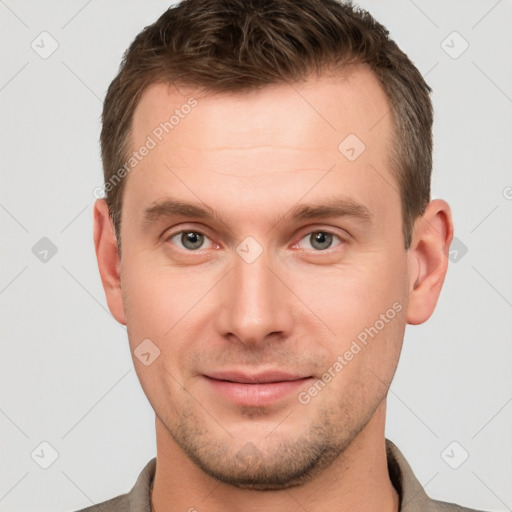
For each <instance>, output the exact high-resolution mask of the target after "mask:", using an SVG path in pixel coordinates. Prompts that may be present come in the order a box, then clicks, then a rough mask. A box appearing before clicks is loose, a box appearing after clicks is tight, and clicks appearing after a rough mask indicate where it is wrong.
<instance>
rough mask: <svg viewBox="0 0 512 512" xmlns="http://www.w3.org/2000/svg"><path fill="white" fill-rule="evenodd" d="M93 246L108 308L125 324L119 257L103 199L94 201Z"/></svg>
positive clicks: (112, 228)
mask: <svg viewBox="0 0 512 512" xmlns="http://www.w3.org/2000/svg"><path fill="white" fill-rule="evenodd" d="M94 247H95V250H96V259H97V261H98V269H99V271H100V276H101V282H102V283H103V289H104V290H105V297H106V299H107V304H108V308H109V309H110V312H111V313H112V315H113V316H114V318H115V319H116V320H117V321H118V322H119V323H121V324H123V325H126V318H125V312H124V306H123V297H122V292H121V259H120V257H119V251H118V248H117V240H116V235H115V230H114V227H113V225H112V222H111V217H110V214H109V211H108V206H107V202H106V201H105V199H97V200H96V202H95V203H94Z"/></svg>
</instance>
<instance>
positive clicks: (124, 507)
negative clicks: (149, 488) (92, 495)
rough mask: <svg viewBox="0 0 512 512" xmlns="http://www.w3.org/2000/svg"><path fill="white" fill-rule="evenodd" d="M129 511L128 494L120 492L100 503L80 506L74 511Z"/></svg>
mask: <svg viewBox="0 0 512 512" xmlns="http://www.w3.org/2000/svg"><path fill="white" fill-rule="evenodd" d="M124 511H126V512H129V511H130V499H129V494H122V495H121V496H117V497H116V498H112V499H110V500H107V501H103V502H102V503H98V504H96V505H92V506H91V507H87V508H82V509H80V510H77V511H76V512H124Z"/></svg>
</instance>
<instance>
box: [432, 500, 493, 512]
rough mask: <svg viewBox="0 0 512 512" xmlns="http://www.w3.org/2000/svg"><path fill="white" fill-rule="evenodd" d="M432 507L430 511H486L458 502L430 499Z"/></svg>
mask: <svg viewBox="0 0 512 512" xmlns="http://www.w3.org/2000/svg"><path fill="white" fill-rule="evenodd" d="M430 505H431V508H430V509H429V512H430V511H431V512H485V511H483V510H476V509H474V508H467V507H463V506H462V505H457V504H456V503H447V502H446V501H437V500H433V499H430Z"/></svg>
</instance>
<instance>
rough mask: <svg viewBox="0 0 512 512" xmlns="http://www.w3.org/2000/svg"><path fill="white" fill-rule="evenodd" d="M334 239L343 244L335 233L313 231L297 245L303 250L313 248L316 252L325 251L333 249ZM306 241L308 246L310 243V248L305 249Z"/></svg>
mask: <svg viewBox="0 0 512 512" xmlns="http://www.w3.org/2000/svg"><path fill="white" fill-rule="evenodd" d="M334 239H338V240H339V243H341V242H342V240H341V238H340V237H339V236H338V235H335V234H334V233H329V232H328V231H313V232H311V233H309V234H308V235H306V236H305V237H304V238H302V239H301V240H300V241H299V243H298V244H297V245H298V246H299V247H300V248H301V249H310V248H313V249H315V250H316V251H325V250H326V249H329V248H331V246H332V244H333V240H334ZM304 241H306V244H307V243H309V245H310V247H307V246H306V247H305V246H304V243H303V242H304ZM338 245H339V244H338Z"/></svg>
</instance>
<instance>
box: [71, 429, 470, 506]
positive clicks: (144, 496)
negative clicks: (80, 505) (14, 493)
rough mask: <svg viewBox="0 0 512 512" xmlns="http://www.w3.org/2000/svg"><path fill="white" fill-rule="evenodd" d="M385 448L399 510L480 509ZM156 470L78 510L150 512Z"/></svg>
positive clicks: (148, 467)
mask: <svg viewBox="0 0 512 512" xmlns="http://www.w3.org/2000/svg"><path fill="white" fill-rule="evenodd" d="M386 451H387V458H388V470H389V477H390V479H391V482H392V484H393V486H394V487H395V489H396V490H397V492H398V495H399V496H400V507H399V511H400V512H478V511H475V510H474V509H470V508H465V507H461V506H460V505H455V504H454V503H446V502H444V501H436V500H432V499H430V498H429V497H428V496H427V494H426V493H425V491H424V490H423V487H422V486H421V484H420V483H419V482H418V480H417V478H416V477H415V476H414V473H413V472H412V469H411V467H410V466H409V464H408V463H407V461H406V460H405V457H404V456H403V455H402V453H401V452H400V450H399V449H398V448H397V447H396V446H395V445H394V444H393V443H392V442H391V441H390V440H389V439H386ZM155 470H156V458H154V459H151V460H150V461H149V462H148V463H147V464H146V466H145V467H144V469H143V470H142V472H141V473H140V475H139V477H138V479H137V482H136V483H135V485H134V486H133V488H132V490H131V491H130V492H129V493H127V494H122V495H121V496H118V497H117V498H113V499H111V500H108V501H104V502H103V503H99V504H98V505H93V506H92V507H88V508H84V509H82V510H80V511H78V512H151V505H150V498H149V491H150V488H151V483H152V481H153V477H154V476H155Z"/></svg>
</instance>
